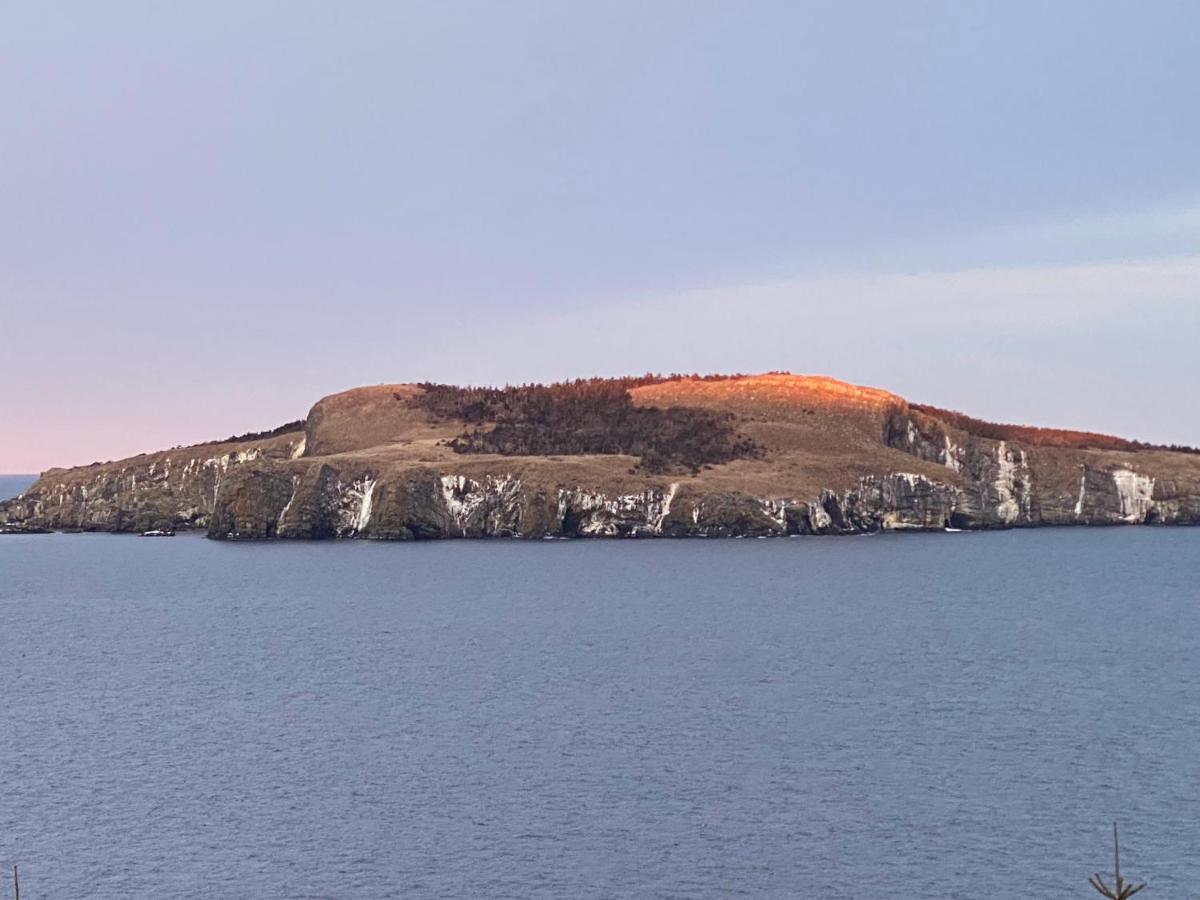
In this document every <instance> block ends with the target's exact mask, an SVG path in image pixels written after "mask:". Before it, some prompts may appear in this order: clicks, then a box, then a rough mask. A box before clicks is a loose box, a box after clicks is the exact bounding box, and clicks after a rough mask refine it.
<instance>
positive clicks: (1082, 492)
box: [0, 372, 1200, 540]
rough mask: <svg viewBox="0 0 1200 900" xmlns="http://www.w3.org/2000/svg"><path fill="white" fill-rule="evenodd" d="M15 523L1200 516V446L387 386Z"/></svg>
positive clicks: (15, 510)
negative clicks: (1178, 445) (1164, 444)
mask: <svg viewBox="0 0 1200 900" xmlns="http://www.w3.org/2000/svg"><path fill="white" fill-rule="evenodd" d="M0 522H3V523H7V524H8V525H10V527H15V526H21V527H23V528H30V527H34V528H52V529H82V530H89V531H132V532H141V531H146V530H149V529H163V528H179V529H183V528H199V529H204V530H206V531H207V533H208V534H209V536H211V537H214V538H218V539H224V538H233V539H262V538H332V537H342V538H374V539H388V540H406V539H427V538H447V537H489V536H505V537H516V536H520V537H574V536H612V537H640V536H671V537H686V536H714V537H715V536H775V535H778V536H782V535H805V534H858V533H866V532H873V531H880V530H911V529H916V530H935V529H943V528H953V529H988V528H1012V527H1034V526H1039V525H1118V524H1195V523H1197V522H1200V455H1198V454H1197V453H1196V452H1195V451H1194V450H1191V449H1190V448H1164V447H1155V446H1151V445H1147V444H1143V443H1140V442H1137V441H1129V440H1125V439H1122V438H1116V437H1111V436H1107V435H1097V434H1088V433H1082V432H1072V431H1062V430H1054V429H1042V428H1031V427H1027V426H1015V425H998V424H994V423H988V422H984V421H982V420H978V419H974V418H971V417H969V416H966V415H963V414H961V413H955V412H949V411H945V410H940V409H937V408H935V407H930V406H922V405H916V404H910V403H909V402H908V401H906V400H905V399H904V398H902V397H899V396H897V395H895V394H892V393H889V392H887V391H883V390H879V389H876V388H868V387H861V386H857V385H851V384H846V383H845V382H840V381H837V380H835V379H831V378H826V377H823V376H800V375H791V374H788V373H782V372H775V373H769V374H765V375H731V376H704V377H700V376H686V375H670V376H658V375H645V376H640V377H634V378H620V379H580V380H576V381H573V382H565V383H561V384H554V385H524V386H517V387H506V388H490V387H454V386H450V385H438V384H430V383H425V384H396V385H376V386H372V387H364V388H356V389H353V390H349V391H345V392H343V393H340V394H334V395H331V396H329V397H325V398H323V399H322V400H320V401H318V402H317V403H316V404H315V405H314V406H313V408H312V410H310V412H309V414H308V416H307V417H306V419H305V420H304V421H303V424H302V427H299V426H298V424H297V423H289V425H285V426H282V427H281V428H277V429H274V430H272V431H270V432H262V433H255V434H250V435H242V436H239V437H236V438H231V439H227V440H225V441H221V442H217V443H212V444H202V445H197V446H194V447H186V448H174V449H172V450H167V451H160V452H157V453H150V454H144V455H141V456H137V457H133V458H131V459H127V460H121V461H118V462H113V463H104V464H93V465H92V466H86V467H80V468H76V469H52V470H50V471H48V472H46V473H44V474H43V475H42V477H41V478H40V479H38V481H37V483H36V484H34V485H33V486H32V487H31V488H29V489H28V490H27V491H26V492H25V493H24V494H23V495H22V496H20V497H18V498H16V499H14V500H11V501H8V502H6V503H2V504H0Z"/></svg>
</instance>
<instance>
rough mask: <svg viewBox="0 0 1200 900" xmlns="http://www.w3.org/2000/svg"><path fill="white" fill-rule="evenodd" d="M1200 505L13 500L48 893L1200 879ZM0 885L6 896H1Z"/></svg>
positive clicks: (4, 831) (24, 816) (268, 893)
mask: <svg viewBox="0 0 1200 900" xmlns="http://www.w3.org/2000/svg"><path fill="white" fill-rule="evenodd" d="M1198 581H1200V530H1186V529H1179V530H1170V529H1134V528H1128V529H1093V530H1087V529H1061V530H1040V531H1028V532H1007V533H997V534H963V535H941V534H935V535H903V536H877V537H865V538H804V539H796V540H771V541H753V540H744V541H743V540H738V541H704V540H687V541H665V540H660V541H625V542H616V541H611V542H606V541H594V542H588V541H576V542H545V543H522V542H516V541H512V542H505V541H494V542H485V541H479V542H445V543H427V544H404V545H401V544H374V543H356V542H344V543H323V544H322V543H317V544H305V543H292V544H288V543H280V544H222V543H214V542H209V541H206V540H203V539H201V538H198V537H187V536H181V537H177V538H174V539H145V538H135V537H122V536H108V535H49V536H16V537H4V538H0V687H2V688H3V691H2V694H0V697H2V700H3V704H4V706H3V711H4V712H3V726H2V727H0V771H2V773H3V785H2V793H0V859H3V860H14V861H17V862H19V863H20V864H21V867H22V873H23V884H22V887H23V892H22V894H23V897H25V898H26V900H40V898H55V900H65V898H93V897H116V896H120V897H146V898H162V897H212V896H241V897H254V898H272V897H281V898H284V897H286V898H294V897H314V898H315V897H337V898H379V897H406V898H409V897H489V898H493V897H495V898H508V897H511V898H527V897H572V898H575V897H582V898H591V897H595V898H601V897H604V898H611V897H630V898H632V897H639V898H640V897H664V898H666V897H680V898H683V897H688V898H695V897H701V898H715V897H727V896H731V895H732V896H737V895H742V896H748V897H780V898H782V897H795V896H801V895H803V896H819V897H829V898H862V900H879V898H882V897H889V896H900V895H902V894H904V895H909V894H911V895H916V896H928V897H937V898H985V897H992V896H999V895H1002V894H1006V892H1007V891H1008V890H1009V889H1010V888H1011V886H1012V884H1013V881H1014V879H1017V880H1020V881H1025V882H1028V883H1030V884H1032V885H1034V886H1035V888H1034V893H1035V894H1036V895H1037V896H1038V897H1041V898H1056V897H1062V898H1067V897H1079V896H1086V895H1087V892H1088V891H1089V890H1090V889H1089V888H1088V887H1087V885H1086V884H1085V883H1084V879H1085V878H1086V876H1087V874H1089V873H1090V872H1092V871H1094V870H1095V869H1097V868H1099V867H1102V866H1105V865H1107V864H1108V863H1107V862H1106V861H1107V860H1108V858H1109V849H1108V844H1107V841H1108V832H1107V829H1108V828H1109V824H1108V823H1110V822H1111V821H1112V819H1114V818H1120V819H1121V821H1122V824H1123V836H1124V842H1123V843H1124V845H1125V846H1126V848H1127V851H1126V859H1125V862H1126V864H1127V867H1128V869H1129V871H1130V873H1132V874H1133V875H1136V876H1140V877H1142V878H1146V879H1148V880H1150V881H1151V885H1152V890H1153V894H1152V895H1151V894H1150V891H1149V890H1148V891H1147V896H1155V897H1168V898H1169V897H1184V896H1189V893H1188V892H1189V891H1192V893H1194V891H1193V890H1192V889H1193V888H1194V885H1195V884H1196V883H1197V882H1198V881H1200V790H1198V789H1200V777H1198V775H1200V763H1197V757H1198V754H1197V748H1198V747H1200V652H1198V651H1200V604H1198V603H1197V590H1196V585H1197V583H1198ZM0 896H4V895H3V894H0Z"/></svg>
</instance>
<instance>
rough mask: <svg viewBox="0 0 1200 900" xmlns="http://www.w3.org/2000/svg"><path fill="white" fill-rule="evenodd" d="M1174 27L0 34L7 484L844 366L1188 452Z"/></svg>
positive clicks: (192, 29)
mask: <svg viewBox="0 0 1200 900" xmlns="http://www.w3.org/2000/svg"><path fill="white" fill-rule="evenodd" d="M1197 159H1200V6H1198V5H1197V4H1195V3H1194V2H1191V0H1187V2H1157V0H1139V2H1128V3H1124V2H1109V0H1088V2H1074V0H1056V2H1055V3H1045V2H1044V0H1043V2H1037V3H1032V2H1022V0H1009V2H1006V3H994V2H986V3H983V2H970V0H952V2H951V0H948V2H919V0H909V2H905V3H897V2H891V0H889V2H839V3H808V2H799V0H786V2H770V0H758V2H741V3H735V2H721V3H712V2H703V0H688V2H671V0H653V2H646V0H637V2H623V0H606V2H604V3H586V4H585V3H562V2H550V0H547V2H536V3H535V2H522V0H507V2H504V3H493V2H454V0H436V2H428V3H426V2H399V0H391V2H378V3H376V2H366V0H362V2H353V0H348V2H345V3H328V2H319V3H314V2H304V0H288V2H279V3H266V2H253V0H238V2H236V3H234V2H222V0H210V2H206V3H186V4H185V3H172V4H163V3H157V2H144V3H133V2H125V0H109V2H106V3H102V4H100V3H90V2H89V3H82V2H80V3H70V2H63V3H55V4H40V3H25V4H5V5H4V6H3V7H0V198H2V199H0V210H2V211H0V348H2V349H0V353H2V354H3V356H2V359H3V372H4V374H3V378H2V380H0V472H4V471H7V472H34V471H41V470H43V469H45V468H48V467H50V466H55V465H75V464H84V463H88V462H91V461H93V460H106V459H114V458H120V457H123V456H127V455H130V454H133V453H136V452H140V451H144V450H152V449H160V448H163V447H169V446H174V445H177V444H186V443H192V442H197V441H201V440H205V439H209V438H218V437H223V436H226V435H229V434H233V433H238V432H244V431H248V430H257V429H260V428H268V427H272V426H274V425H276V424H279V423H282V422H285V421H288V420H291V419H296V418H300V417H302V416H304V415H305V413H306V412H307V410H308V407H309V406H310V405H311V404H312V403H313V402H314V401H315V400H316V399H318V398H319V397H321V396H323V395H325V394H328V393H332V392H335V391H338V390H343V389H346V388H349V387H352V386H355V385H360V384H374V383H380V382H403V381H424V380H434V381H445V382H455V383H474V384H504V383H510V382H525V381H531V380H536V381H546V380H555V379H562V378H572V377H576V376H587V375H617V374H625V373H642V372H647V371H656V372H669V371H685V372H691V371H702V372H759V371H768V370H789V371H794V372H798V373H819V374H827V375H832V376H835V377H838V378H843V379H846V380H848V381H853V382H857V383H862V384H869V385H874V386H877V387H883V388H887V389H889V390H893V391H895V392H897V393H900V394H902V395H904V396H906V397H908V398H909V399H911V400H914V401H918V402H924V403H930V404H934V405H938V406H944V407H950V408H955V409H960V410H964V411H967V412H969V413H971V414H973V415H977V416H982V417H985V418H989V419H993V420H1000V421H1015V422H1022V423H1029V424H1038V425H1053V426H1060V427H1073V428H1082V429H1088V430H1096V431H1104V432H1110V433H1117V434H1121V435H1124V436H1128V437H1134V438H1140V439H1144V440H1152V441H1161V442H1181V443H1190V444H1200V420H1198V419H1197V417H1196V415H1195V409H1196V402H1195V401H1196V399H1197V384H1198V383H1200V353H1197V344H1198V339H1200V165H1197Z"/></svg>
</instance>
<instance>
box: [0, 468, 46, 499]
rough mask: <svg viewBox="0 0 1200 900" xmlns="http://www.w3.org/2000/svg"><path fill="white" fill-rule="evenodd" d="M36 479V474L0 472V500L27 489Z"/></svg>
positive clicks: (14, 495)
mask: <svg viewBox="0 0 1200 900" xmlns="http://www.w3.org/2000/svg"><path fill="white" fill-rule="evenodd" d="M37 480H38V476H37V475H30V474H22V473H20V472H14V473H4V474H0V500H11V499H12V498H13V497H16V496H17V495H18V494H20V493H21V492H22V491H27V490H29V488H30V487H31V486H32V485H33V483H34V482H35V481H37Z"/></svg>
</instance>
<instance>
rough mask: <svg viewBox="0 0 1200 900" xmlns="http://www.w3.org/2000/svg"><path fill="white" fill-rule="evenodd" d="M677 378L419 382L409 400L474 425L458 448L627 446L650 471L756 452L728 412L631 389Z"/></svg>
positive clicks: (593, 449)
mask: <svg viewBox="0 0 1200 900" xmlns="http://www.w3.org/2000/svg"><path fill="white" fill-rule="evenodd" d="M682 377H684V376H668V377H663V376H658V375H645V376H642V377H639V378H613V379H600V378H592V379H580V380H577V381H571V382H563V383H561V384H550V385H542V384H529V385H522V386H519V387H505V388H476V387H465V388H461V387H454V386H451V385H443V384H423V385H421V387H422V388H424V393H423V394H421V395H419V396H418V397H416V398H414V400H413V402H414V403H415V404H416V405H418V406H421V407H423V408H424V409H427V410H428V411H429V412H431V413H432V414H433V415H435V416H437V417H438V418H441V419H446V420H452V421H460V422H463V423H465V424H467V425H470V426H474V427H472V428H469V429H468V430H466V431H464V432H463V433H462V434H461V435H459V436H458V437H457V438H455V439H454V440H453V441H451V442H450V446H451V447H453V448H454V450H456V451H457V452H459V453H497V454H501V455H505V456H554V455H563V456H566V455H579V454H590V453H597V454H618V453H624V454H628V455H630V456H636V457H639V459H640V466H641V468H642V469H644V470H645V471H648V472H669V471H676V470H681V469H683V470H689V471H692V472H696V471H699V469H700V467H701V466H703V465H705V464H711V463H724V462H729V461H730V460H734V459H740V458H744V457H751V456H757V455H759V453H760V450H759V448H758V447H757V446H756V445H755V444H754V442H753V441H751V440H750V439H748V438H746V437H744V436H742V435H739V434H738V433H737V432H736V430H735V429H734V421H735V420H734V417H733V416H732V415H731V414H728V413H717V412H712V411H710V410H705V409H697V408H694V407H687V406H671V407H666V408H661V407H654V406H635V405H634V403H633V401H632V399H631V398H630V396H629V393H628V392H629V389H630V388H634V387H639V386H641V385H645V384H657V383H659V382H662V381H666V380H670V379H675V378H682ZM719 377H721V378H728V377H735V376H719Z"/></svg>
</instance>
